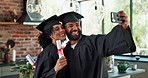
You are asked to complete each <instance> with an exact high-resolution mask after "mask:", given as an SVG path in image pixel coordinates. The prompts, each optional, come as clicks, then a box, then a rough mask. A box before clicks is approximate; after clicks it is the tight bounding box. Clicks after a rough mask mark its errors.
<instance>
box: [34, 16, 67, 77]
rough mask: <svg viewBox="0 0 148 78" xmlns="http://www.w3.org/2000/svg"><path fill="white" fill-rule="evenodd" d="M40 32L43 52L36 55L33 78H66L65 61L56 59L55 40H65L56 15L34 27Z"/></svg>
mask: <svg viewBox="0 0 148 78" xmlns="http://www.w3.org/2000/svg"><path fill="white" fill-rule="evenodd" d="M36 28H37V29H38V30H40V31H41V32H42V34H41V35H40V36H39V40H40V41H39V43H40V44H41V46H42V47H43V48H44V50H43V51H42V52H41V53H40V54H39V55H38V58H37V62H36V68H35V73H34V76H33V78H68V77H66V76H67V75H65V70H66V65H67V60H66V58H65V56H63V57H61V58H58V54H57V47H56V40H65V38H66V35H65V29H64V28H63V26H62V24H61V23H60V21H59V20H58V17H57V16H56V15H54V16H52V17H50V18H49V19H47V20H45V21H43V22H42V23H41V24H39V25H38V26H37V27H36Z"/></svg>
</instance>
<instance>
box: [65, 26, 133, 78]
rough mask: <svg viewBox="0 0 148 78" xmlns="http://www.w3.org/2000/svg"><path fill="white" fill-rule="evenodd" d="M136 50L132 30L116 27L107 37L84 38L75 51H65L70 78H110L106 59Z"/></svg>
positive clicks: (67, 48) (68, 49) (69, 48)
mask: <svg viewBox="0 0 148 78" xmlns="http://www.w3.org/2000/svg"><path fill="white" fill-rule="evenodd" d="M135 50H136V47H135V44H134V41H133V38H132V35H131V31H130V28H129V27H128V28H127V29H126V31H125V32H123V30H122V26H115V27H114V28H113V29H112V31H111V32H110V33H109V34H107V35H91V36H82V38H81V40H80V41H79V42H78V43H77V45H76V46H75V48H74V49H72V48H71V46H70V44H69V45H67V46H66V48H65V49H64V53H65V56H66V58H67V63H68V68H69V73H70V77H69V78H108V72H107V68H106V65H105V57H107V56H110V55H118V54H123V53H130V52H134V51H135Z"/></svg>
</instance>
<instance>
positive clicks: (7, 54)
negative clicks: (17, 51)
mask: <svg viewBox="0 0 148 78" xmlns="http://www.w3.org/2000/svg"><path fill="white" fill-rule="evenodd" d="M14 46H15V42H14V41H13V40H8V41H7V42H6V44H5V46H3V47H1V50H2V52H4V53H5V54H4V62H5V63H10V61H11V54H10V52H11V51H10V50H11V49H12V48H13V47H14Z"/></svg>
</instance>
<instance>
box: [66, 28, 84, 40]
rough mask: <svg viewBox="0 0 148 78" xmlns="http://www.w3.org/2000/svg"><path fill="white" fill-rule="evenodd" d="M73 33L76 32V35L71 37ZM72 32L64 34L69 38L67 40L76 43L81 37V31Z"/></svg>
mask: <svg viewBox="0 0 148 78" xmlns="http://www.w3.org/2000/svg"><path fill="white" fill-rule="evenodd" d="M73 31H78V35H76V36H73V35H72V32H73ZM73 31H70V32H66V34H67V37H68V38H69V40H73V41H76V40H78V39H80V38H81V35H82V31H81V30H73Z"/></svg>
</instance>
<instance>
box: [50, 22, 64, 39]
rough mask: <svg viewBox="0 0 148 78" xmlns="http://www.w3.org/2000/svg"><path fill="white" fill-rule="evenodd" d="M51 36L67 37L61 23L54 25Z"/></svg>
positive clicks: (55, 37)
mask: <svg viewBox="0 0 148 78" xmlns="http://www.w3.org/2000/svg"><path fill="white" fill-rule="evenodd" d="M51 36H52V38H54V39H55V40H64V39H65V38H66V34H65V29H64V27H63V26H62V25H61V24H57V25H54V26H53V32H52V34H51Z"/></svg>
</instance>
